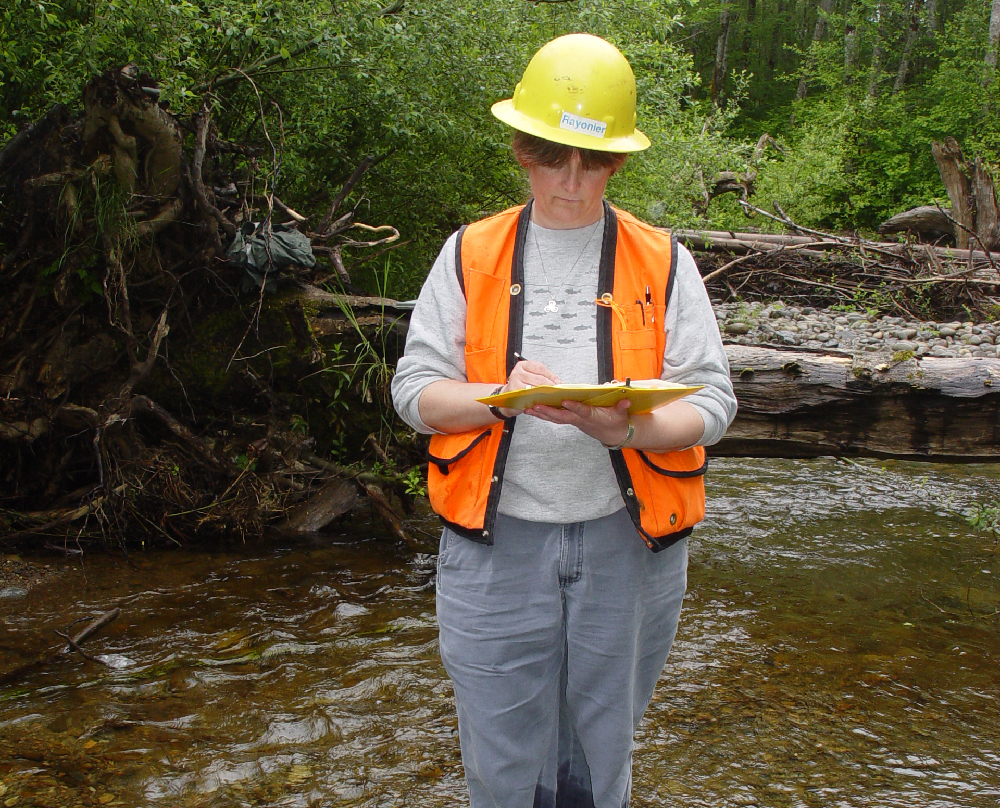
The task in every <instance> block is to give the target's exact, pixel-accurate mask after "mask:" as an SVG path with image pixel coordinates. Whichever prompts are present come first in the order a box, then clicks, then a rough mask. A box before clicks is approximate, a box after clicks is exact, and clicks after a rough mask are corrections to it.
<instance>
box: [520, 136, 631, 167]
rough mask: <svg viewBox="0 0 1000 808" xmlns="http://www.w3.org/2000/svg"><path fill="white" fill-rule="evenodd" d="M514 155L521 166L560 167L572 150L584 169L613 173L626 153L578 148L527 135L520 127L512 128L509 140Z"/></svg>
mask: <svg viewBox="0 0 1000 808" xmlns="http://www.w3.org/2000/svg"><path fill="white" fill-rule="evenodd" d="M510 146H511V149H512V150H513V151H514V157H516V158H517V162H519V163H520V164H521V166H522V167H524V168H528V167H530V166H543V167H545V168H561V167H562V166H564V165H566V163H568V162H569V160H570V158H571V157H572V156H573V152H579V153H580V161H581V163H582V164H583V168H584V170H585V171H593V170H594V169H597V168H610V169H611V173H612V174H614V173H615V172H616V171H618V169H620V168H621V167H622V166H623V165H625V161H626V160H627V159H628V155H627V154H622V153H621V152H606V151H596V150H594V149H578V148H576V147H575V146H564V145H563V144H562V143H553V142H552V141H551V140H545V139H544V138H540V137H537V136H535V135H529V134H528V133H527V132H522V131H521V130H520V129H515V130H514V138H513V140H512V141H511V144H510Z"/></svg>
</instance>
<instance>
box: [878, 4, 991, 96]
mask: <svg viewBox="0 0 1000 808" xmlns="http://www.w3.org/2000/svg"><path fill="white" fill-rule="evenodd" d="M918 2H919V0H910V6H909V15H908V16H909V18H910V24H909V26H908V27H907V29H906V41H905V42H904V43H903V55H902V56H901V57H900V59H899V68H898V69H897V70H896V81H895V82H893V85H892V94H893V95H895V94H896V93H898V92H899V91H900V90H902V89H903V85H904V84H905V83H906V73H907V71H908V70H909V69H910V56H911V55H912V53H913V45H914V43H915V42H916V41H917V32H918V30H919V24H920V23H919V17H918V16H917V3H918ZM998 2H1000V0H998Z"/></svg>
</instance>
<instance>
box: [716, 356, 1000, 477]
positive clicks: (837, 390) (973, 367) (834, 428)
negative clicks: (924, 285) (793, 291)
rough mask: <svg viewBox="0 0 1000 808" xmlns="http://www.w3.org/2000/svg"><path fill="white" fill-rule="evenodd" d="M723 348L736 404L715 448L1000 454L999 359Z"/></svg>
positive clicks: (955, 458) (943, 457)
mask: <svg viewBox="0 0 1000 808" xmlns="http://www.w3.org/2000/svg"><path fill="white" fill-rule="evenodd" d="M726 354H727V356H728V357H729V365H730V372H731V375H732V380H733V387H734V389H735V391H736V397H737V399H738V400H739V404H740V409H739V413H738V414H737V416H736V420H735V421H734V423H733V424H732V426H731V427H730V428H729V431H728V432H727V433H726V436H725V437H724V438H723V439H722V441H721V442H720V443H718V444H716V445H715V446H714V447H712V450H711V452H712V454H715V455H719V456H730V457H818V456H823V455H833V456H838V457H841V456H848V457H880V458H896V459H903V460H921V461H932V462H963V463H967V462H997V461H1000V359H984V358H967V359H945V358H936V357H925V358H923V359H916V358H912V357H908V356H906V355H905V354H904V355H902V356H900V355H898V354H897V355H896V358H895V360H894V359H893V355H891V354H888V353H881V354H867V355H864V356H860V355H856V356H851V355H850V354H842V353H815V352H809V351H803V350H801V349H799V350H786V349H780V348H760V347H750V346H742V345H727V346H726Z"/></svg>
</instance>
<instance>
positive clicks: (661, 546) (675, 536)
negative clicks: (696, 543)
mask: <svg viewBox="0 0 1000 808" xmlns="http://www.w3.org/2000/svg"><path fill="white" fill-rule="evenodd" d="M693 531H694V528H693V527H686V528H684V530H678V531H677V532H676V533H668V534H667V535H666V536H660V537H659V538H657V537H656V536H650V535H649V534H648V533H647V532H646V531H645V530H643V529H642V528H641V527H640V528H639V532H640V533H641V534H642V535H643V538H645V539H646V540H647V541H646V546H647V547H649V549H650V550H652V551H653V552H654V553H659V552H661V551H662V550H666V549H667V548H668V547H670V546H672V545H674V544H677V542H679V541H680V540H681V539H686V538H687V537H688V536H690V535H691V533H692V532H693Z"/></svg>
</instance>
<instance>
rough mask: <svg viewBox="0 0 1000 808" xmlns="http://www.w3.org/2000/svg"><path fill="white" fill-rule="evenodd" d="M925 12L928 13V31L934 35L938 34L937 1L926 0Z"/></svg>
mask: <svg viewBox="0 0 1000 808" xmlns="http://www.w3.org/2000/svg"><path fill="white" fill-rule="evenodd" d="M924 10H925V11H926V13H927V30H928V31H930V32H931V33H932V34H936V33H937V29H938V23H937V0H926V2H925V3H924Z"/></svg>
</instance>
